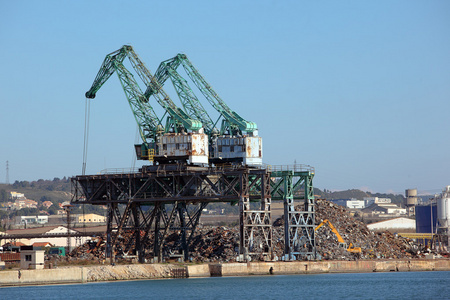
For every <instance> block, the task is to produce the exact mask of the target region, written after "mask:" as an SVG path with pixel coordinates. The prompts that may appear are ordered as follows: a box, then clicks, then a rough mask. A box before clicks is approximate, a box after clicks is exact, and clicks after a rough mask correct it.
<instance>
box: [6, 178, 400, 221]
mask: <svg viewBox="0 0 450 300" xmlns="http://www.w3.org/2000/svg"><path fill="white" fill-rule="evenodd" d="M11 191H15V192H19V193H23V194H25V196H26V197H27V199H31V200H35V201H37V202H38V210H46V209H44V208H43V207H42V206H40V205H41V204H42V202H44V201H51V202H53V203H54V204H56V205H55V206H54V207H53V208H51V209H49V210H48V212H49V213H50V214H55V213H56V211H55V210H56V209H59V207H57V205H58V203H62V202H64V201H71V199H72V195H71V183H70V179H69V178H66V177H64V178H62V179H60V178H54V179H53V180H44V179H39V180H37V181H15V182H14V183H13V184H10V185H7V184H0V205H1V204H5V202H7V201H8V197H9V192H11ZM314 194H315V195H316V196H317V197H319V198H321V199H327V200H333V199H350V198H356V199H360V200H362V199H363V198H364V197H380V198H391V199H392V202H393V203H396V204H399V205H404V203H405V198H404V197H403V195H394V194H382V193H370V192H363V191H361V190H358V189H350V190H347V191H336V192H332V191H329V190H326V189H324V190H320V189H318V188H314ZM208 208H209V209H213V210H218V211H220V210H222V209H223V210H224V211H223V212H224V213H225V214H229V213H231V214H237V213H238V212H239V207H238V206H236V205H235V206H231V205H230V204H228V203H211V204H209V205H208ZM84 209H85V212H86V213H88V212H93V213H98V214H102V215H103V214H104V210H103V209H101V208H100V207H98V206H92V205H86V206H85V208H84ZM76 211H81V206H80V207H78V208H74V213H76ZM22 213H24V214H25V213H26V214H31V215H34V214H36V211H35V210H30V209H28V210H24V211H22V210H21V211H16V212H14V214H15V215H22ZM9 215H10V217H11V216H12V215H11V213H9ZM5 216H6V213H5V212H3V213H0V217H5Z"/></svg>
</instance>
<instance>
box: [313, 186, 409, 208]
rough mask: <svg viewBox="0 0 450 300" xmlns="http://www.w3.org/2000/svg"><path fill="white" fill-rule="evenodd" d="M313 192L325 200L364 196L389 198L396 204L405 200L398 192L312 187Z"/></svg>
mask: <svg viewBox="0 0 450 300" xmlns="http://www.w3.org/2000/svg"><path fill="white" fill-rule="evenodd" d="M314 194H315V195H317V196H319V198H322V199H327V200H334V199H351V198H355V199H358V200H363V199H364V197H378V198H390V199H391V200H392V203H395V204H398V205H404V204H405V201H406V199H405V197H404V196H403V195H400V194H383V193H370V192H363V191H361V190H357V189H352V190H347V191H337V192H332V191H328V190H324V191H321V190H320V189H314Z"/></svg>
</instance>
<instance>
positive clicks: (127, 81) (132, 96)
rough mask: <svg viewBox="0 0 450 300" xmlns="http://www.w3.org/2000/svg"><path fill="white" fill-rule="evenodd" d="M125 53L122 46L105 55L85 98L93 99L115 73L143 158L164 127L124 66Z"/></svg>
mask: <svg viewBox="0 0 450 300" xmlns="http://www.w3.org/2000/svg"><path fill="white" fill-rule="evenodd" d="M127 54H128V51H127V48H126V47H125V46H124V47H122V48H120V49H119V50H116V51H114V52H111V53H110V54H108V55H106V57H105V59H104V60H103V63H102V65H101V67H100V70H99V71H98V73H97V76H96V77H95V80H94V83H93V84H92V86H91V88H90V89H89V91H87V92H86V98H88V99H94V98H95V96H96V93H97V92H98V90H99V89H100V88H101V87H102V86H103V84H104V83H105V82H106V81H107V80H108V79H109V78H110V77H111V75H112V74H113V73H114V72H116V73H117V76H118V77H119V80H120V83H121V85H122V88H123V90H124V92H125V96H126V97H127V100H128V103H129V105H130V107H131V111H132V112H133V115H134V118H135V119H136V122H137V124H138V127H139V133H140V136H141V138H142V141H143V144H142V152H141V155H140V157H139V158H140V159H145V158H149V156H150V153H154V152H155V150H156V143H157V139H158V136H159V135H161V134H162V132H163V131H164V128H163V126H162V125H161V120H160V119H159V118H158V117H157V115H156V113H155V111H154V110H153V107H152V106H151V105H150V103H149V102H148V99H146V98H145V97H144V93H143V92H142V91H141V89H140V88H139V85H138V84H137V82H136V80H135V79H134V76H133V74H131V73H130V72H129V71H128V70H127V69H126V68H125V67H124V65H123V61H124V59H125V57H127ZM150 149H151V150H150ZM149 150H150V151H149Z"/></svg>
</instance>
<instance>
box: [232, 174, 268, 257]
mask: <svg viewBox="0 0 450 300" xmlns="http://www.w3.org/2000/svg"><path fill="white" fill-rule="evenodd" d="M256 190H257V191H258V192H259V194H260V196H261V198H260V201H259V202H260V203H259V204H260V207H259V209H258V208H257V209H252V208H251V205H250V198H249V195H250V194H251V193H253V192H255V191H256ZM242 192H243V194H242V197H241V199H240V201H239V211H240V244H239V245H240V251H239V252H240V254H242V255H243V258H244V260H246V261H247V260H248V259H249V256H250V258H251V257H254V258H259V259H264V260H267V259H268V260H271V259H272V258H273V243H272V217H271V196H270V174H269V173H268V172H265V173H260V174H258V175H257V176H249V177H243V178H242Z"/></svg>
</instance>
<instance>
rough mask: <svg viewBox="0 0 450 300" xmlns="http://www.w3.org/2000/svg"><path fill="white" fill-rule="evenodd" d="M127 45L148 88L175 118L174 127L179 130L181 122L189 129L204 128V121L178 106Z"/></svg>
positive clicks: (130, 58) (134, 64)
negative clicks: (178, 125)
mask: <svg viewBox="0 0 450 300" xmlns="http://www.w3.org/2000/svg"><path fill="white" fill-rule="evenodd" d="M124 47H127V51H128V58H129V60H130V62H131V65H132V66H133V68H134V70H135V71H136V72H137V73H138V75H139V77H140V78H141V80H142V81H143V82H144V83H145V85H146V86H147V90H148V89H151V91H152V95H153V96H154V97H155V99H156V101H157V102H158V103H159V104H160V105H161V106H162V107H163V108H164V109H165V110H166V111H167V112H168V113H169V115H170V116H171V117H172V119H173V120H174V122H175V124H173V125H174V129H175V132H176V131H177V126H176V125H177V124H181V125H182V126H183V127H185V128H186V129H188V130H192V131H197V130H199V129H201V128H202V122H200V121H198V120H196V119H194V118H192V117H190V116H188V115H187V114H186V113H185V112H184V111H183V110H182V109H180V108H178V107H177V106H176V105H175V103H173V101H172V99H170V97H169V95H167V93H166V92H165V91H164V90H163V88H162V85H161V84H160V83H159V81H158V80H157V79H156V78H155V77H154V76H153V75H152V74H151V73H150V70H149V69H148V68H147V67H146V66H145V64H144V63H143V62H142V61H141V59H140V58H139V56H138V55H137V54H136V52H134V50H133V48H132V47H131V46H124ZM145 96H146V98H147V99H148V96H150V95H149V94H148V93H147V92H146V94H145Z"/></svg>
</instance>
